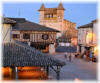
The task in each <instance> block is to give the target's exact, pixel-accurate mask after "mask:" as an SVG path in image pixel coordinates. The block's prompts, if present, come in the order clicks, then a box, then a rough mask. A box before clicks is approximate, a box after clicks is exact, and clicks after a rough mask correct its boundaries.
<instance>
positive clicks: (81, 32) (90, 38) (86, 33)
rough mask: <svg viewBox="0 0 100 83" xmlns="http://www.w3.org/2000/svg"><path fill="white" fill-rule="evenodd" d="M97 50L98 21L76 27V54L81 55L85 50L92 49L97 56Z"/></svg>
mask: <svg viewBox="0 0 100 83" xmlns="http://www.w3.org/2000/svg"><path fill="white" fill-rule="evenodd" d="M97 48H98V20H97V19H96V20H93V21H92V22H91V23H89V24H86V25H83V26H79V27H78V48H77V52H80V53H81V54H83V53H84V52H85V51H86V50H90V49H92V51H93V53H94V55H95V56H97V55H98V54H97Z"/></svg>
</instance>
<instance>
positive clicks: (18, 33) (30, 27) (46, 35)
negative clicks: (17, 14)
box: [3, 18, 59, 53]
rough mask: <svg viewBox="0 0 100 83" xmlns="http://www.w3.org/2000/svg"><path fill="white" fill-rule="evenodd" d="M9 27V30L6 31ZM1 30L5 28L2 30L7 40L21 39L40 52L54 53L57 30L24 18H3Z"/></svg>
mask: <svg viewBox="0 0 100 83" xmlns="http://www.w3.org/2000/svg"><path fill="white" fill-rule="evenodd" d="M8 19H9V20H8ZM6 20H7V22H6ZM12 23H13V25H12ZM8 24H9V25H8ZM9 29H10V31H8V30H9ZM3 30H5V31H3V32H5V37H6V38H8V40H9V38H10V39H12V40H17V41H21V42H23V43H27V44H28V45H30V46H32V47H35V48H37V49H39V50H41V51H42V52H49V53H55V43H56V33H57V32H59V31H58V30H55V29H52V28H48V27H46V26H42V25H39V24H36V23H33V22H30V21H28V20H26V19H25V18H4V21H3Z"/></svg>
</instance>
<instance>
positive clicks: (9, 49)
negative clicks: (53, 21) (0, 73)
mask: <svg viewBox="0 0 100 83" xmlns="http://www.w3.org/2000/svg"><path fill="white" fill-rule="evenodd" d="M64 65H65V62H63V61H60V60H58V59H56V58H55V57H53V56H51V55H49V54H45V53H42V52H41V51H39V50H37V49H35V48H33V47H30V46H28V45H27V44H24V43H21V42H18V41H11V42H7V43H3V66H5V67H6V66H64Z"/></svg>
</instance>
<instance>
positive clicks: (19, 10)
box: [18, 8, 21, 17]
mask: <svg viewBox="0 0 100 83" xmlns="http://www.w3.org/2000/svg"><path fill="white" fill-rule="evenodd" d="M20 15H21V13H20V8H19V9H18V17H20Z"/></svg>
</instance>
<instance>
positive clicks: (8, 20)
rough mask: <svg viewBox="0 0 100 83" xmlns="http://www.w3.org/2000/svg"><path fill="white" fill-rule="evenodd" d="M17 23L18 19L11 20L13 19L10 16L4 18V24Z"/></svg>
mask: <svg viewBox="0 0 100 83" xmlns="http://www.w3.org/2000/svg"><path fill="white" fill-rule="evenodd" d="M15 23H16V21H14V20H11V19H9V18H5V17H4V18H3V24H15Z"/></svg>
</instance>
